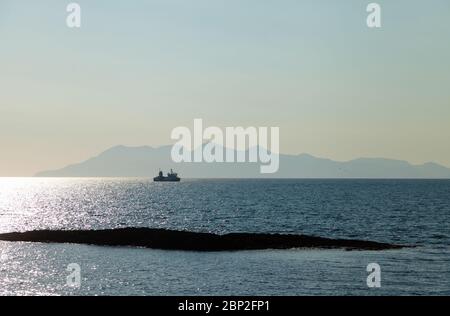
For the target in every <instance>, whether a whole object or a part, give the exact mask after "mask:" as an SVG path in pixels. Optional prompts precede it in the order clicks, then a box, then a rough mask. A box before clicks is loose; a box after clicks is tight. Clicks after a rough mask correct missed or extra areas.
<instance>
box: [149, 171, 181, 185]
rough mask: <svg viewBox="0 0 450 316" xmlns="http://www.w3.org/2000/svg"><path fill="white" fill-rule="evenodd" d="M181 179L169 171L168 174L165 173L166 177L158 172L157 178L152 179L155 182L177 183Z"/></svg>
mask: <svg viewBox="0 0 450 316" xmlns="http://www.w3.org/2000/svg"><path fill="white" fill-rule="evenodd" d="M180 180H181V179H180V178H179V177H178V174H177V173H175V172H173V171H172V169H170V172H169V173H167V177H165V176H164V175H163V172H162V171H161V170H160V171H159V174H158V176H157V177H154V178H153V181H155V182H179V181H180Z"/></svg>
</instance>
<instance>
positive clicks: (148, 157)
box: [35, 145, 450, 179]
mask: <svg viewBox="0 0 450 316" xmlns="http://www.w3.org/2000/svg"><path fill="white" fill-rule="evenodd" d="M171 149H172V146H171V145H168V146H161V147H157V148H154V147H150V146H140V147H127V146H115V147H112V148H110V149H108V150H106V151H104V152H102V153H101V154H99V155H98V156H96V157H92V158H89V159H87V160H85V161H82V162H79V163H75V164H71V165H68V166H66V167H64V168H62V169H57V170H49V171H42V172H39V173H37V174H36V175H35V176H37V177H153V176H155V172H157V171H158V170H159V169H162V170H170V169H171V168H172V169H174V170H176V171H177V172H178V173H179V174H180V175H181V176H182V177H183V178H410V179H412V178H418V179H421V178H422V179H423V178H428V179H437V178H442V179H449V178H450V169H449V168H447V167H444V166H442V165H439V164H436V163H432V162H429V163H425V164H421V165H412V164H410V163H409V162H407V161H402V160H394V159H385V158H358V159H354V160H350V161H344V162H339V161H334V160H331V159H325V158H317V157H314V156H311V155H308V154H300V155H287V154H280V168H279V170H278V172H276V173H273V174H261V173H260V172H259V166H260V163H249V162H245V163H206V162H201V163H185V162H182V163H174V162H172V160H171V155H170V152H171Z"/></svg>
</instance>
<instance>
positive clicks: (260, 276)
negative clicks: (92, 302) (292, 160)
mask: <svg viewBox="0 0 450 316" xmlns="http://www.w3.org/2000/svg"><path fill="white" fill-rule="evenodd" d="M449 221H450V181H449V180H185V181H182V182H181V183H153V182H151V181H149V180H148V179H41V178H33V179H20V178H17V179H11V178H0V232H12V231H25V230H32V229H42V228H55V229H77V228H82V229H98V228H114V227H127V226H145V227H162V228H171V229H179V230H190V231H207V232H216V233H227V232H285V233H301V234H310V235H317V236H323V237H339V238H356V239H367V240H374V241H382V242H389V243H399V244H408V245H415V246H417V247H415V248H409V249H402V250H390V251H378V252H368V251H351V252H349V251H344V250H299V249H292V250H276V251H275V250H264V251H238V252H210V253H199V252H183V251H162V250H152V249H140V248H132V247H98V246H87V245H73V244H40V243H12V242H0V294H3V295H6V294H10V295H35V294H42V295H68V294H74V295H112V294H114V295H233V294H235V295H317V294H329V295H351V294H352V295H423V294H430V295H449V294H450V224H449ZM372 262H376V263H378V264H379V265H380V266H381V288H368V287H367V284H366V278H367V275H368V273H367V272H366V267H367V265H368V264H369V263H372ZM70 263H77V264H79V265H80V267H81V275H82V283H81V287H80V288H79V289H74V288H70V287H68V286H67V285H66V277H67V276H68V275H69V272H67V271H66V268H67V265H68V264H70Z"/></svg>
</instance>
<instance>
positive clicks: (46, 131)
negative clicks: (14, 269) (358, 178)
mask: <svg viewBox="0 0 450 316" xmlns="http://www.w3.org/2000/svg"><path fill="white" fill-rule="evenodd" d="M77 2H78V3H79V4H80V5H81V9H82V15H81V19H82V26H81V28H80V29H70V28H68V27H67V26H66V17H67V14H68V13H67V12H66V6H67V5H68V4H69V3H70V1H64V0H40V1H31V0H28V1H26V0H0V176H32V175H33V174H35V173H36V172H38V171H42V170H47V169H56V168H60V167H64V166H66V165H67V164H71V163H75V162H79V161H82V160H85V159H87V158H90V157H92V156H95V155H98V154H99V153H100V152H102V151H104V150H106V149H108V148H109V147H112V146H115V145H128V146H140V145H150V146H160V145H166V144H170V143H173V142H174V141H173V140H171V139H170V133H171V131H172V129H173V128H175V127H178V126H187V127H189V128H191V129H192V128H193V119H194V118H202V119H203V122H204V125H206V126H219V127H225V126H244V127H246V126H256V127H257V126H277V127H279V128H280V151H281V152H282V153H288V154H299V153H309V154H312V155H314V156H318V157H326V158H330V159H334V160H349V159H354V158H358V157H384V158H392V159H401V160H407V161H409V162H411V163H414V164H420V163H424V162H429V161H433V162H437V163H440V164H443V165H445V166H448V167H450V146H449V139H450V59H449V56H450V40H449V39H450V14H449V13H450V2H449V1H448V0H432V1H417V0H396V1H377V3H379V4H380V5H381V8H382V27H381V28H380V29H370V28H368V27H367V25H366V17H367V15H368V13H367V12H366V6H367V4H369V3H370V2H372V1H364V0H348V1H338V0H305V1H302V0H282V1H280V0H264V1H261V0H133V1H104V0H95V1H92V0H89V1H87V0H85V1H81V0H80V1H77Z"/></svg>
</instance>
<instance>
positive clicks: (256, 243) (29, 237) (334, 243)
mask: <svg viewBox="0 0 450 316" xmlns="http://www.w3.org/2000/svg"><path fill="white" fill-rule="evenodd" d="M0 240H3V241H26V242H43V243H77V244H89V245H100V246H135V247H146V248H155V249H167V250H190V251H227V250H228V251H230V250H256V249H289V248H325V249H330V248H343V249H347V250H386V249H399V248H402V247H403V246H400V245H392V244H387V243H378V242H373V241H364V240H347V239H329V238H322V237H313V236H305V235H291V234H256V233H231V234H226V235H217V234H212V233H198V232H188V231H175V230H166V229H152V228H117V229H106V230H36V231H29V232H14V233H6V234H0Z"/></svg>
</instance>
